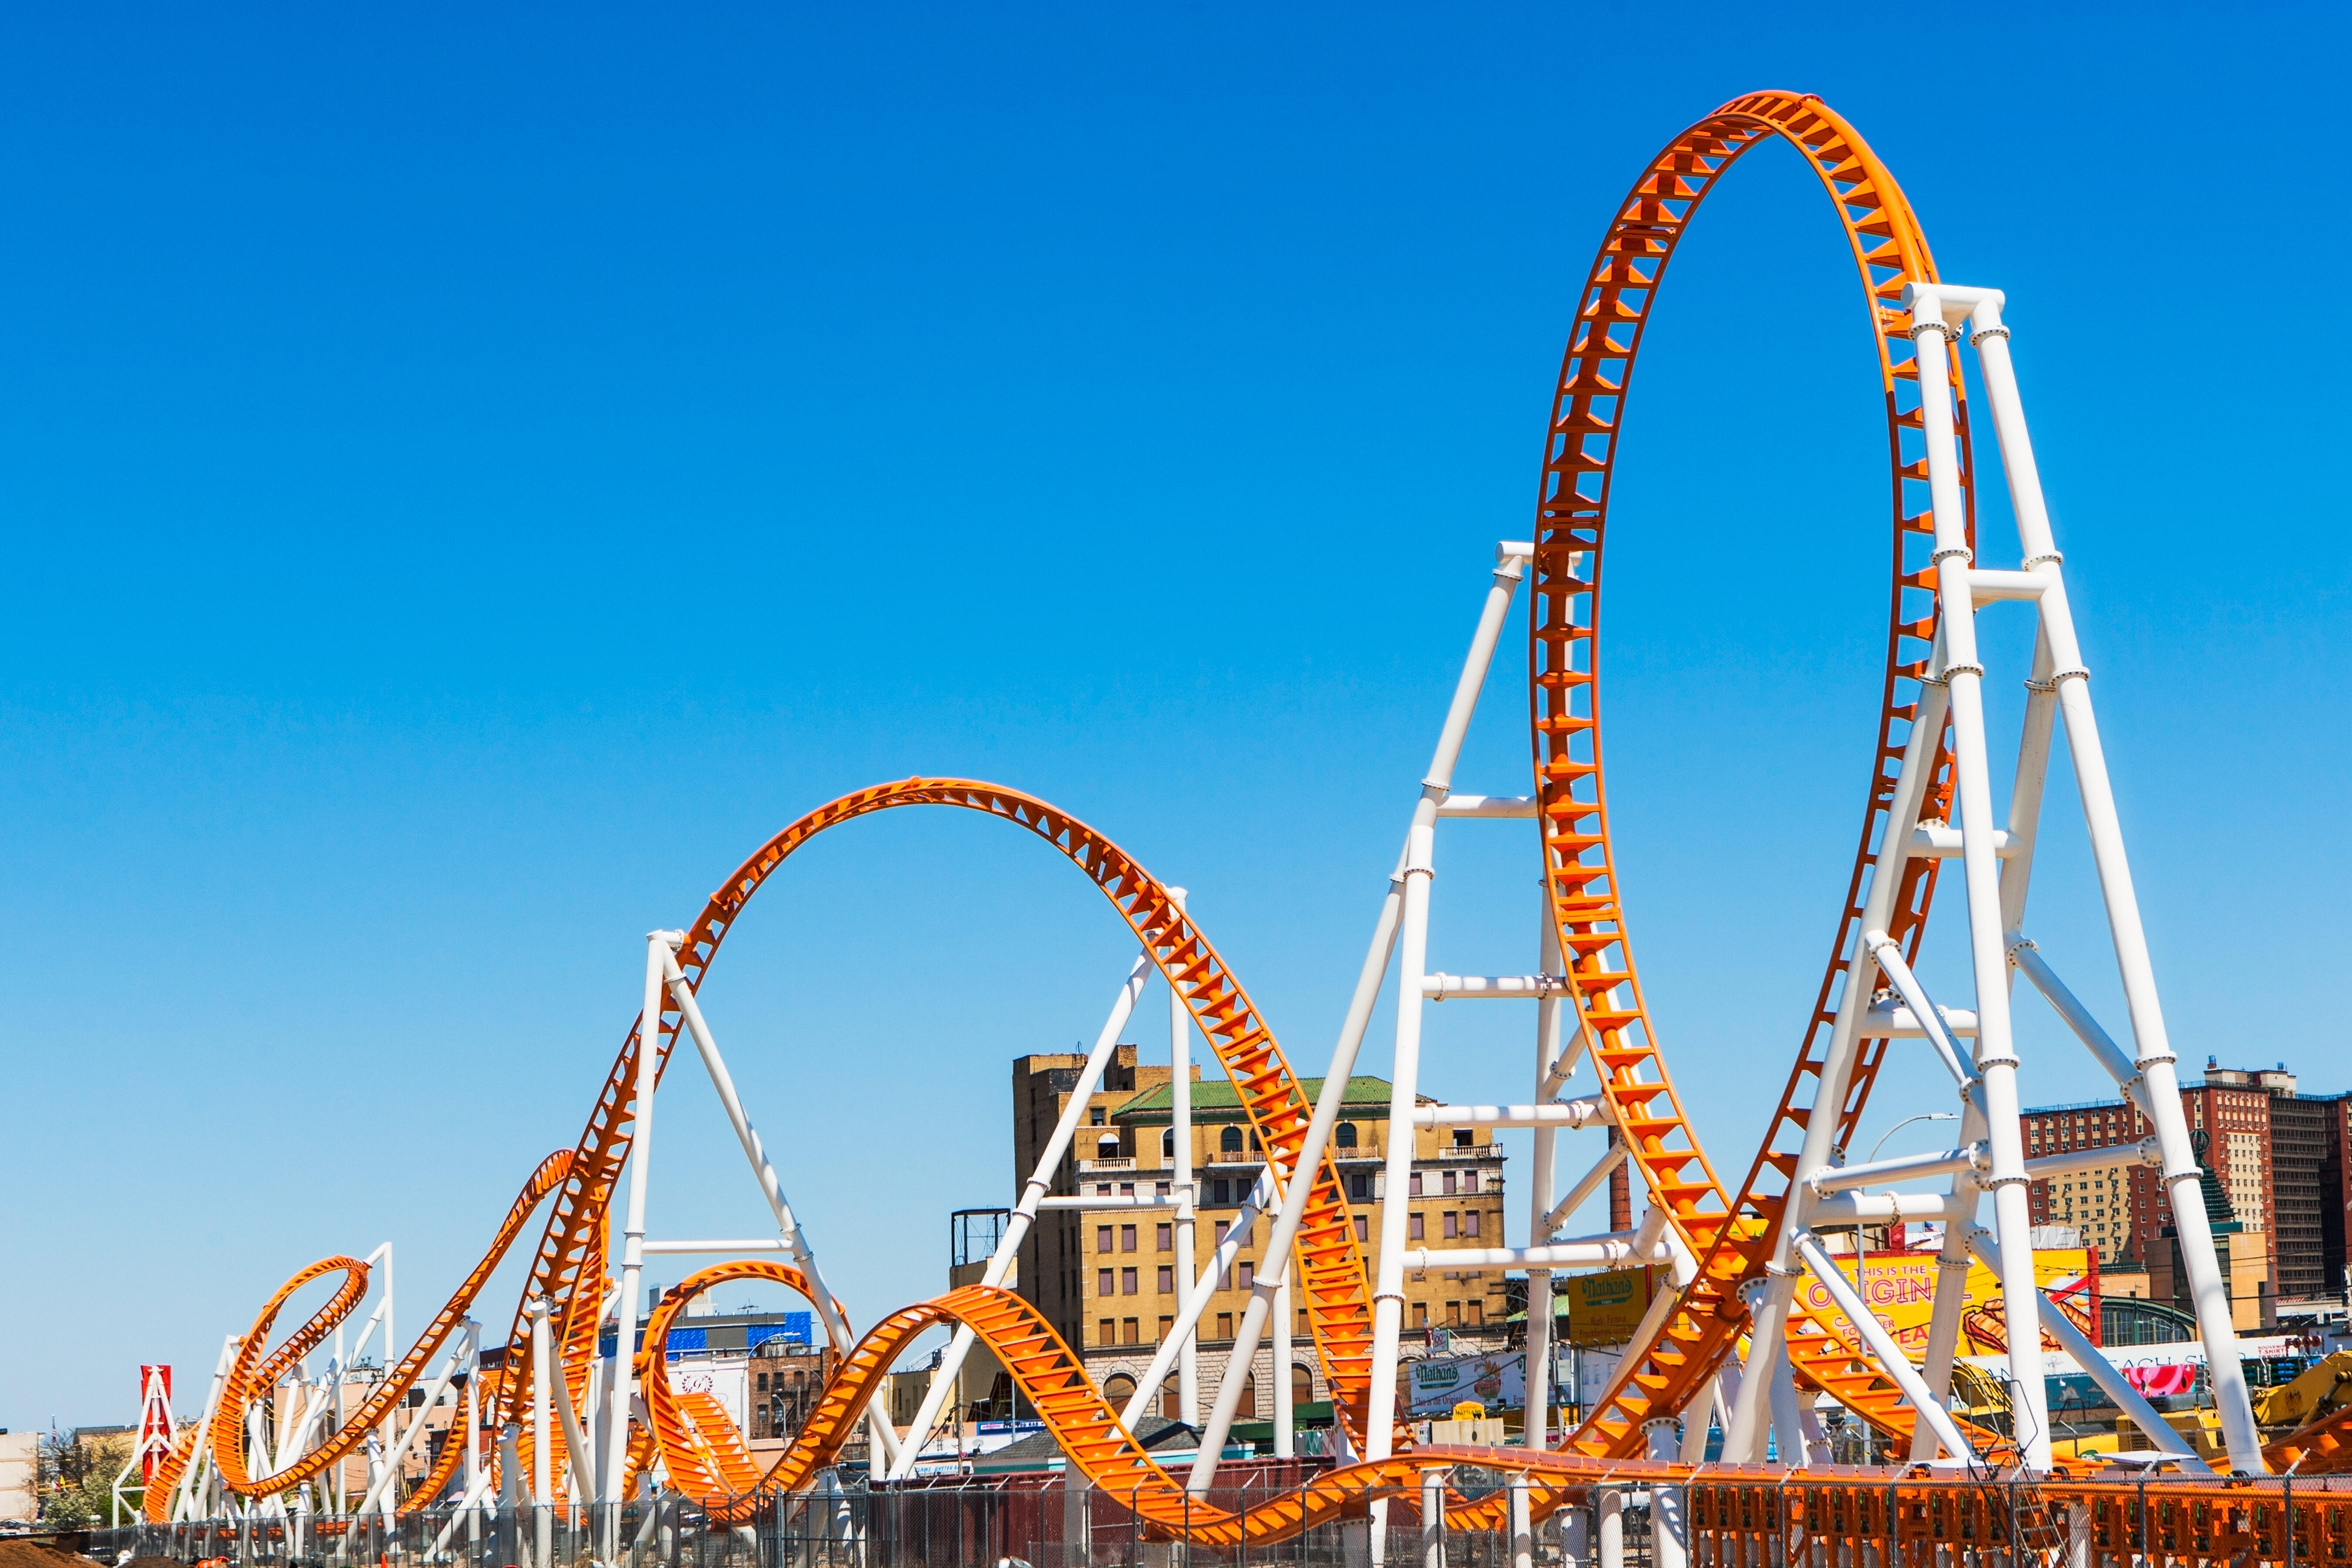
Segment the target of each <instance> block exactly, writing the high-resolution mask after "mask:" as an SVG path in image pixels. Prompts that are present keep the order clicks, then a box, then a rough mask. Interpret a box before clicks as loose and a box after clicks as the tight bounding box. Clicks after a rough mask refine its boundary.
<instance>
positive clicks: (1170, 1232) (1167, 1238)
mask: <svg viewBox="0 0 2352 1568" xmlns="http://www.w3.org/2000/svg"><path fill="white" fill-rule="evenodd" d="M1151 1239H1152V1240H1153V1241H1154V1242H1155V1243H1156V1244H1157V1247H1156V1248H1155V1249H1156V1250H1158V1251H1160V1252H1172V1251H1174V1250H1175V1247H1176V1227H1175V1226H1173V1225H1162V1226H1153V1227H1152V1232H1151Z"/></svg>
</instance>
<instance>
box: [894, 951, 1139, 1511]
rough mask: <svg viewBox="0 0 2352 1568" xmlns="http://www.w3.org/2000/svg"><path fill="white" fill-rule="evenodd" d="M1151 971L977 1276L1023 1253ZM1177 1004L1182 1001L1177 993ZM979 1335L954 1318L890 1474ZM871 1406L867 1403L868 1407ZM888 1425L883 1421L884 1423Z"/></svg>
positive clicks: (1099, 1046) (908, 1463) (903, 1472)
mask: <svg viewBox="0 0 2352 1568" xmlns="http://www.w3.org/2000/svg"><path fill="white" fill-rule="evenodd" d="M1150 973H1151V959H1150V955H1149V954H1139V955H1138V956H1137V958H1136V960H1135V963H1133V964H1131V965H1130V966H1129V969H1128V972H1127V978H1126V979H1125V980H1124V981H1122V982H1121V983H1120V984H1119V988H1118V995H1117V996H1116V997H1114V998H1113V999H1112V1001H1111V1005H1110V1015H1109V1016H1108V1017H1106V1018H1105V1019H1104V1020H1103V1026H1102V1031H1101V1032H1100V1033H1099V1034H1097V1036H1096V1037H1095V1048H1094V1049H1093V1050H1092V1051H1090V1052H1089V1053H1087V1065H1086V1068H1085V1069H1084V1070H1083V1071H1081V1072H1080V1073H1079V1075H1078V1081H1077V1082H1076V1084H1075V1085H1073V1086H1072V1087H1071V1091H1070V1098H1069V1100H1068V1102H1067V1103H1066V1104H1065V1105H1064V1106H1063V1107H1062V1115H1061V1119H1060V1120H1059V1121H1055V1123H1054V1133H1053V1136H1052V1137H1050V1138H1048V1139H1046V1140H1045V1147H1044V1148H1043V1149H1041V1150H1039V1151H1038V1153H1037V1164H1036V1168H1035V1169H1034V1170H1032V1171H1031V1172H1030V1173H1029V1180H1028V1181H1027V1182H1025V1183H1024V1184H1023V1185H1022V1188H1021V1195H1020V1197H1019V1198H1017V1199H1015V1200H1014V1202H1013V1214H1012V1215H1011V1217H1010V1218H1008V1219H1007V1220H1006V1221H1005V1223H1004V1234H1003V1236H1002V1237H998V1238H997V1242H996V1250H995V1251H994V1252H992V1253H991V1254H989V1258H988V1267H987V1268H984V1269H982V1271H981V1277H980V1282H981V1283H982V1284H983V1285H988V1286H1002V1285H1003V1283H1004V1277H1005V1276H1006V1275H1008V1274H1010V1273H1012V1272H1013V1264H1014V1263H1015V1262H1017V1261H1019V1259H1020V1257H1021V1244H1022V1243H1023V1242H1024V1241H1025V1240H1027V1239H1028V1236H1029V1231H1030V1228H1031V1227H1032V1226H1034V1225H1035V1224H1036V1220H1037V1210H1038V1206H1039V1205H1042V1204H1043V1203H1044V1202H1045V1194H1047V1193H1048V1192H1050V1191H1051V1190H1052V1189H1053V1185H1054V1181H1055V1176H1056V1175H1057V1174H1059V1173H1060V1171H1061V1168H1062V1157H1063V1156H1064V1155H1065V1154H1066V1153H1068V1152H1069V1149H1070V1141H1071V1140H1072V1139H1074V1138H1076V1136H1077V1134H1078V1125H1079V1123H1081V1122H1083V1121H1085V1120H1086V1118H1087V1100H1088V1099H1089V1098H1091V1097H1092V1096H1093V1094H1094V1092H1095V1087H1096V1086H1097V1084H1099V1083H1101V1082H1102V1077H1103V1070H1104V1069H1105V1068H1108V1067H1109V1065H1110V1059H1111V1058H1112V1057H1113V1056H1114V1055H1115V1054H1117V1052H1118V1037H1119V1033H1120V1031H1121V1030H1123V1029H1125V1028H1126V1027H1127V1020H1128V1018H1129V1016H1131V1015H1132V1014H1133V1013H1134V1011H1135V1004H1136V1002H1137V1000H1138V999H1139V997H1141V996H1142V994H1143V982H1144V977H1145V976H1147V975H1149V974H1150ZM1178 1005H1179V1006H1181V1005H1182V1002H1181V998H1179V1000H1178ZM978 1337H979V1336H977V1335H976V1334H974V1333H973V1332H972V1331H971V1326H970V1325H969V1324H965V1323H958V1324H957V1325H956V1330H955V1333H954V1335H953V1336H952V1337H951V1338H950V1340H949V1341H948V1347H947V1350H946V1351H945V1352H942V1354H941V1355H940V1364H939V1368H938V1370H937V1371H935V1372H933V1373H931V1381H930V1385H929V1387H928V1388H926V1389H925V1390H924V1391H923V1403H922V1405H921V1407H920V1408H919V1409H918V1410H917V1411H916V1412H915V1421H914V1425H913V1426H911V1427H909V1428H908V1433H907V1441H906V1444H905V1445H904V1447H897V1448H893V1449H892V1450H891V1454H890V1471H889V1475H890V1479H892V1480H898V1481H902V1480H905V1479H907V1478H908V1476H909V1475H911V1474H913V1473H914V1468H915V1465H916V1462H917V1461H918V1460H919V1459H920V1458H922V1457H923V1443H924V1440H925V1439H926V1438H928V1437H929V1436H930V1432H931V1428H932V1427H933V1426H936V1425H937V1424H938V1422H939V1419H940V1411H942V1410H943V1409H945V1408H946V1406H947V1402H948V1398H949V1396H950V1394H953V1393H954V1392H955V1387H956V1379H957V1377H958V1376H959V1375H960V1374H961V1373H962V1371H963V1363H964V1361H965V1358H966V1357H968V1356H970V1355H971V1347H972V1345H973V1344H974V1343H975V1342H977V1340H978ZM869 1408H870V1407H869ZM886 1425H887V1423H886Z"/></svg>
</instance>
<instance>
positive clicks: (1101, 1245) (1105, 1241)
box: [1095, 1225, 1110, 1252]
mask: <svg viewBox="0 0 2352 1568" xmlns="http://www.w3.org/2000/svg"><path fill="white" fill-rule="evenodd" d="M1095 1250H1096V1251H1097V1252H1108V1251H1109V1250H1110V1226H1107V1225H1098V1226H1095Z"/></svg>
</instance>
